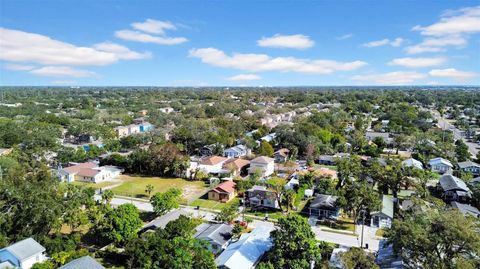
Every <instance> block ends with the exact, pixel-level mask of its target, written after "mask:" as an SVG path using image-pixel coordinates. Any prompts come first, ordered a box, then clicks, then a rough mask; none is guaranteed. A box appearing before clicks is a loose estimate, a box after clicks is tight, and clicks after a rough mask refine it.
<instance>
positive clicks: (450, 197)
mask: <svg viewBox="0 0 480 269" xmlns="http://www.w3.org/2000/svg"><path fill="white" fill-rule="evenodd" d="M438 188H439V189H440V191H442V192H443V194H442V197H443V199H444V200H445V201H447V202H450V201H456V202H468V201H469V200H470V198H471V197H472V191H471V190H470V189H469V188H468V186H467V184H465V182H463V181H462V180H461V179H459V178H458V177H456V176H453V175H443V176H442V177H441V178H440V180H439V181H438Z"/></svg>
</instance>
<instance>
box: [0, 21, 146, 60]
mask: <svg viewBox="0 0 480 269" xmlns="http://www.w3.org/2000/svg"><path fill="white" fill-rule="evenodd" d="M124 49H127V48H124ZM127 50H128V49H127ZM0 51H1V53H0V60H5V61H11V62H32V63H38V64H47V65H109V64H113V63H116V62H118V61H119V60H120V59H127V58H125V57H124V56H122V55H125V51H123V52H122V53H121V54H117V53H116V52H112V51H102V50H98V49H95V48H91V47H79V46H75V45H73V44H69V43H65V42H62V41H58V40H55V39H52V38H50V37H48V36H44V35H40V34H34V33H28V32H23V31H18V30H11V29H6V28H0ZM128 52H129V53H130V54H132V53H133V54H135V53H136V52H133V51H130V50H128ZM138 55H140V54H138ZM142 55H143V54H142Z"/></svg>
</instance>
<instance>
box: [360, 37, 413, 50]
mask: <svg viewBox="0 0 480 269" xmlns="http://www.w3.org/2000/svg"><path fill="white" fill-rule="evenodd" d="M404 41H405V40H404V39H403V38H401V37H397V38H395V39H394V40H390V39H388V38H385V39H382V40H375V41H370V42H367V43H364V44H363V46H364V47H367V48H374V47H381V46H385V45H390V46H392V47H400V46H401V45H402V44H403V42H404Z"/></svg>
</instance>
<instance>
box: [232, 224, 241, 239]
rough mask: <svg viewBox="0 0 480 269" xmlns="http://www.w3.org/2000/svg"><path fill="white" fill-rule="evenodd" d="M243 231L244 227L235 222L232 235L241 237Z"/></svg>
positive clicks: (236, 237) (235, 237)
mask: <svg viewBox="0 0 480 269" xmlns="http://www.w3.org/2000/svg"><path fill="white" fill-rule="evenodd" d="M242 232H243V227H242V226H241V225H240V224H239V223H235V225H233V229H232V237H233V238H234V239H238V238H240V235H241V234H242Z"/></svg>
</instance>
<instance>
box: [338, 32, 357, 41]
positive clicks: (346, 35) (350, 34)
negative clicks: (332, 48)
mask: <svg viewBox="0 0 480 269" xmlns="http://www.w3.org/2000/svg"><path fill="white" fill-rule="evenodd" d="M353 36H354V34H352V33H348V34H344V35H341V36H337V37H335V39H336V40H345V39H349V38H352V37H353Z"/></svg>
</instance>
